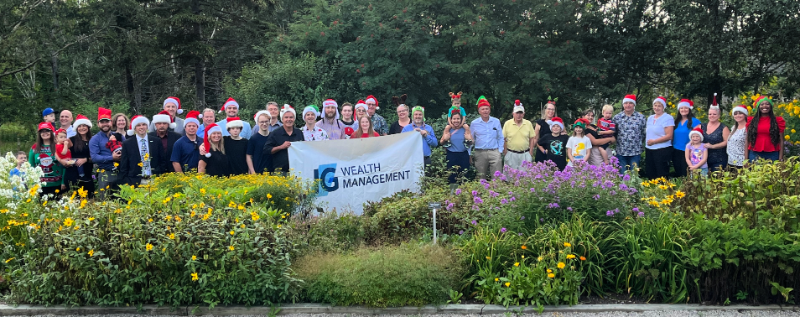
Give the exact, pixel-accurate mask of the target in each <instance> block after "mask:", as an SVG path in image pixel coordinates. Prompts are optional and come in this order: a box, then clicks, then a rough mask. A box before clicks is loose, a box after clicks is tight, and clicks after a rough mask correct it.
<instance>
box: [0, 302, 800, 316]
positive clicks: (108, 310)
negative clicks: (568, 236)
mask: <svg viewBox="0 0 800 317" xmlns="http://www.w3.org/2000/svg"><path fill="white" fill-rule="evenodd" d="M272 310H273V308H271V307H265V306H254V307H244V306H227V307H223V306H217V307H215V308H214V309H209V308H208V307H207V306H205V307H201V306H191V307H178V308H175V309H173V308H171V307H165V306H155V305H146V306H143V307H142V308H141V310H139V309H138V308H137V307H100V306H86V307H74V308H73V307H64V306H53V307H44V306H31V305H19V306H10V305H0V316H12V315H13V316H34V315H53V316H64V315H119V314H136V315H149V316H155V315H175V316H202V315H211V314H213V315H214V316H242V315H262V316H267V315H269V314H270V312H271V311H272ZM711 310H715V311H740V312H742V311H793V312H800V307H798V306H780V305H764V306H744V305H733V306H705V305H697V304H591V305H575V306H545V307H544V312H563V313H566V312H572V313H575V312H577V313H600V312H644V311H711ZM506 312H512V313H523V314H533V313H536V312H537V309H536V307H522V306H511V307H509V308H505V307H503V306H499V305H482V304H465V305H461V304H457V305H442V306H432V305H426V306H421V307H413V306H411V307H408V306H407V307H391V308H371V307H362V306H331V305H326V304H288V305H282V306H280V311H279V312H278V315H289V314H347V315H431V314H476V315H492V314H503V313H506Z"/></svg>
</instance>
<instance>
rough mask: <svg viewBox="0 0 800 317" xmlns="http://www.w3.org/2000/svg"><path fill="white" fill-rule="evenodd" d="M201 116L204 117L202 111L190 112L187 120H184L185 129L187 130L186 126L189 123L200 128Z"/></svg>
mask: <svg viewBox="0 0 800 317" xmlns="http://www.w3.org/2000/svg"><path fill="white" fill-rule="evenodd" d="M200 116H202V115H201V114H200V111H197V110H192V111H189V113H187V114H186V119H183V127H184V128H186V125H187V124H189V123H194V124H196V125H197V127H200V120H199V119H198V118H200Z"/></svg>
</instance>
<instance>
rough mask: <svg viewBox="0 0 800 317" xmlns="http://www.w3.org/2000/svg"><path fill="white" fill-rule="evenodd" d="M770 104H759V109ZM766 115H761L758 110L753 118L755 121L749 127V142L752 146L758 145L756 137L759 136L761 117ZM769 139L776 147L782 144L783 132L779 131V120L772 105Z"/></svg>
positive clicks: (770, 109) (770, 108) (770, 107)
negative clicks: (762, 105)
mask: <svg viewBox="0 0 800 317" xmlns="http://www.w3.org/2000/svg"><path fill="white" fill-rule="evenodd" d="M764 102H766V103H769V102H768V101H762V102H760V103H759V104H758V106H757V108H758V107H761V103H764ZM763 115H764V114H763V113H761V111H760V110H758V109H756V114H755V115H754V116H753V119H752V120H751V121H750V126H748V127H747V142H748V143H749V144H750V145H751V146H752V145H753V144H756V136H757V135H758V123H759V122H760V121H761V116H763ZM769 138H770V141H772V144H773V145H775V146H780V144H781V132H780V131H779V130H778V119H777V118H776V117H775V113H774V112H772V104H770V106H769Z"/></svg>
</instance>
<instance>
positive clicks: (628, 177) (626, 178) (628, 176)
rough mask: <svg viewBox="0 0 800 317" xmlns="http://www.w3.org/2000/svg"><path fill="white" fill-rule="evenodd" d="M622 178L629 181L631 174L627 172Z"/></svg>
mask: <svg viewBox="0 0 800 317" xmlns="http://www.w3.org/2000/svg"><path fill="white" fill-rule="evenodd" d="M622 180H623V181H625V182H627V181H629V180H631V176H630V175H628V174H625V176H622Z"/></svg>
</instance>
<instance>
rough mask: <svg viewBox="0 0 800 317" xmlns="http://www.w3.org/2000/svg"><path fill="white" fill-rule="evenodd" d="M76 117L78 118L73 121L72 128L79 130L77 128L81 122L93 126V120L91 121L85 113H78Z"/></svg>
mask: <svg viewBox="0 0 800 317" xmlns="http://www.w3.org/2000/svg"><path fill="white" fill-rule="evenodd" d="M75 118H76V119H77V120H75V122H73V123H72V128H73V129H75V130H77V129H78V126H80V125H81V124H85V125H87V126H88V127H89V128H91V127H92V121H89V118H87V117H86V116H84V115H82V114H79V115H78V116H77V117H75Z"/></svg>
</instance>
